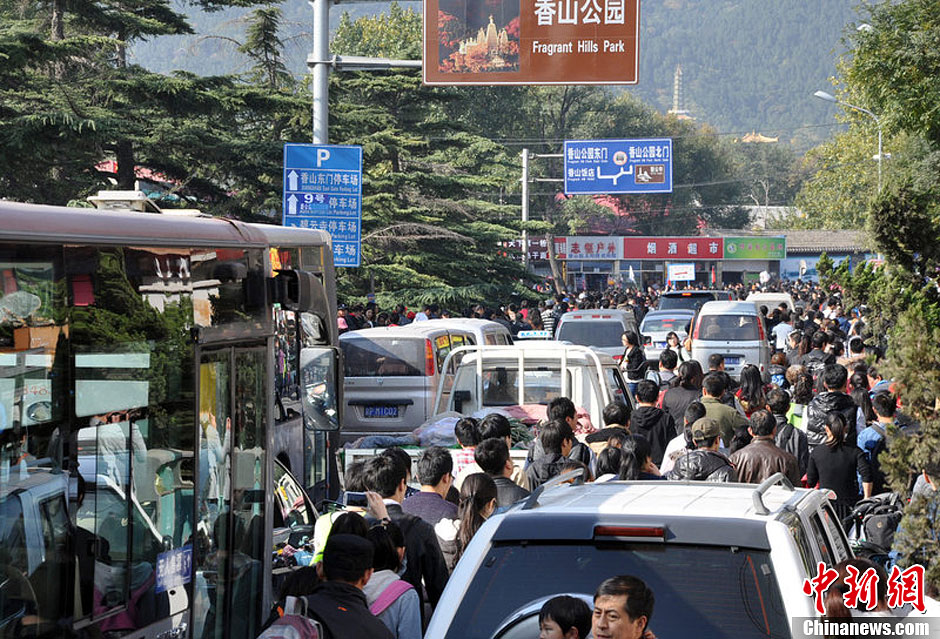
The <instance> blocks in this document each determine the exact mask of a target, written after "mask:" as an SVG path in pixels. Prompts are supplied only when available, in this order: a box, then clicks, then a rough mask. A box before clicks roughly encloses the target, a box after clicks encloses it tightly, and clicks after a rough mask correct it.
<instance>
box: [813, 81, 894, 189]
mask: <svg viewBox="0 0 940 639" xmlns="http://www.w3.org/2000/svg"><path fill="white" fill-rule="evenodd" d="M813 95H814V96H815V97H817V98H819V99H820V100H825V101H826V102H835V103H836V104H841V105H842V106H844V107H847V108H849V109H854V110H855V111H858V112H859V113H864V114H865V115H867V116H869V117H870V118H871V119H872V120H874V121H875V124H876V125H877V126H878V192H879V193H881V158H882V157H883V154H882V152H881V120H879V119H878V116H877V115H875V114H874V113H872V112H871V111H869V110H868V109H863V108H862V107H860V106H855V105H854V104H849V103H848V102H843V101H842V100H840V99H838V98H837V97H835V96H834V95H832V94H829V93H826V92H825V91H817V92H816V93H814V94H813Z"/></svg>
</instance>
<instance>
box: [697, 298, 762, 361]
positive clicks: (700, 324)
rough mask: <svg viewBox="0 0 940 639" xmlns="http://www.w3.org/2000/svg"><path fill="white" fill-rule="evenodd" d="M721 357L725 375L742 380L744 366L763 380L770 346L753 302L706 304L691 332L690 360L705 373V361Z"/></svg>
mask: <svg viewBox="0 0 940 639" xmlns="http://www.w3.org/2000/svg"><path fill="white" fill-rule="evenodd" d="M713 353H720V354H721V355H723V356H724V358H725V371H726V372H727V373H728V374H729V375H731V376H732V377H734V378H738V377H740V376H741V369H742V368H744V365H745V364H754V365H755V366H757V367H758V368H759V369H760V372H761V375H764V376H766V375H767V374H768V373H767V368H768V367H769V366H770V342H769V341H768V340H767V330H766V329H765V328H764V320H763V318H762V317H761V316H760V312H759V311H758V310H757V307H756V306H754V304H753V303H752V302H706V303H705V304H704V305H702V308H701V310H699V313H698V316H697V317H696V318H695V324H694V327H693V329H692V358H693V359H695V360H698V362H699V363H700V364H701V365H702V368H703V369H705V370H708V358H709V356H711V355H712V354H713Z"/></svg>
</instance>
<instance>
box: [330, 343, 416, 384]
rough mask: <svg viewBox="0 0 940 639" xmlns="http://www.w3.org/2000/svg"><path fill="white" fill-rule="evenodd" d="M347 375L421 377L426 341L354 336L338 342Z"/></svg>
mask: <svg viewBox="0 0 940 639" xmlns="http://www.w3.org/2000/svg"><path fill="white" fill-rule="evenodd" d="M339 345H340V347H341V348H342V349H343V356H344V357H345V360H346V377H421V376H423V375H424V359H425V340H423V339H420V338H382V337H379V338H369V339H367V338H364V337H359V338H353V339H343V340H340V342H339Z"/></svg>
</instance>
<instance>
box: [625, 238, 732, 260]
mask: <svg viewBox="0 0 940 639" xmlns="http://www.w3.org/2000/svg"><path fill="white" fill-rule="evenodd" d="M723 249H724V243H723V241H722V238H720V237H625V238H623V258H624V259H625V260H687V259H693V260H695V259H698V260H720V259H722V256H723Z"/></svg>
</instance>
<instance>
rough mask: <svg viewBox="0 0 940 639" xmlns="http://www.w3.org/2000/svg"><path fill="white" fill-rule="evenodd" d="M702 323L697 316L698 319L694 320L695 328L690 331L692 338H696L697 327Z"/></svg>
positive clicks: (700, 318)
mask: <svg viewBox="0 0 940 639" xmlns="http://www.w3.org/2000/svg"><path fill="white" fill-rule="evenodd" d="M701 325H702V317H701V315H700V316H699V318H698V320H697V321H696V322H695V330H694V331H692V339H698V329H699V327H700V326H701Z"/></svg>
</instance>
